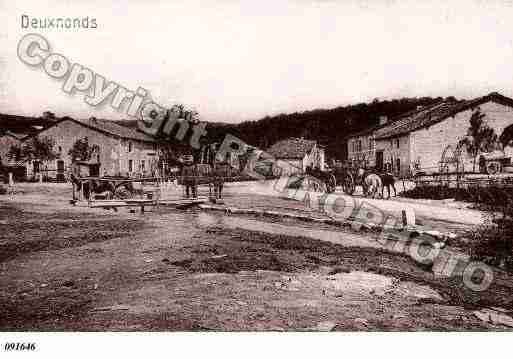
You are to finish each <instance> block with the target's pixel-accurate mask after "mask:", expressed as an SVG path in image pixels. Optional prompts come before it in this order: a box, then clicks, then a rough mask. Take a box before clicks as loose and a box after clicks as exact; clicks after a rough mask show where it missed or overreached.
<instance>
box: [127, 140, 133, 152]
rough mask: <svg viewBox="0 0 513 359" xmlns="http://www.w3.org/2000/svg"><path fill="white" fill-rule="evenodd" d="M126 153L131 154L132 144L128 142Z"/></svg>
mask: <svg viewBox="0 0 513 359" xmlns="http://www.w3.org/2000/svg"><path fill="white" fill-rule="evenodd" d="M128 152H132V142H128Z"/></svg>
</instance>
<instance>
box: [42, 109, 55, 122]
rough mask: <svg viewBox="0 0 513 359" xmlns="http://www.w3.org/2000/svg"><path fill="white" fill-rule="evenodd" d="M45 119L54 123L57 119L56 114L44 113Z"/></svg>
mask: <svg viewBox="0 0 513 359" xmlns="http://www.w3.org/2000/svg"><path fill="white" fill-rule="evenodd" d="M43 119H45V120H50V121H54V120H55V119H56V117H55V114H54V113H53V112H51V111H45V112H43Z"/></svg>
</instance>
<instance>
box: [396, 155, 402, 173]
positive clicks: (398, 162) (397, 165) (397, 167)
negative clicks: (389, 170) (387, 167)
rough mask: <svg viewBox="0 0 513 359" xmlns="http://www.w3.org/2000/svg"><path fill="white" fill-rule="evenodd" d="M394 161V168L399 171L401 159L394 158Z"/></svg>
mask: <svg viewBox="0 0 513 359" xmlns="http://www.w3.org/2000/svg"><path fill="white" fill-rule="evenodd" d="M395 163H396V170H397V172H401V159H400V158H396V160H395Z"/></svg>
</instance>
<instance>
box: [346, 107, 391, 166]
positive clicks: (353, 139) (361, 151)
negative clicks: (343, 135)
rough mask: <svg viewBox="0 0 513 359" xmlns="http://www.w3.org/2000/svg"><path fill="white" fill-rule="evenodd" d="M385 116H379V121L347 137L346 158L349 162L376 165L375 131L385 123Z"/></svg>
mask: <svg viewBox="0 0 513 359" xmlns="http://www.w3.org/2000/svg"><path fill="white" fill-rule="evenodd" d="M387 120H388V119H387V117H386V116H381V117H380V119H379V123H378V125H376V126H372V127H370V128H368V129H365V130H363V131H360V132H357V133H355V134H353V135H351V136H349V137H348V138H347V154H348V155H347V159H348V160H349V161H350V162H356V163H365V166H366V167H375V166H376V141H375V132H376V130H378V129H380V128H382V127H383V126H385V125H386V124H387Z"/></svg>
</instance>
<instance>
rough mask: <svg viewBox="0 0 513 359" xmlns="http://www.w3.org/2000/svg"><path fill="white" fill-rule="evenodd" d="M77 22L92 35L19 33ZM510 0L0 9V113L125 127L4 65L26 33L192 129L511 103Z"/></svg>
mask: <svg viewBox="0 0 513 359" xmlns="http://www.w3.org/2000/svg"><path fill="white" fill-rule="evenodd" d="M22 15H27V16H28V17H29V18H30V19H32V18H36V19H45V18H47V17H48V18H59V17H62V18H66V17H71V18H75V17H79V18H83V17H86V16H88V17H89V18H90V19H91V18H95V19H96V22H97V25H98V27H97V28H96V29H55V28H52V29H25V28H22V21H21V19H22ZM512 24H513V2H512V1H493V0H491V1H473V0H468V1H424V2H420V1H393V0H375V1H350V0H348V1H331V0H322V1H321V0H316V1H313V0H289V1H284V0H274V1H267V0H263V1H232V0H216V1H207V0H203V1H195V0H188V1H181V0H176V1H157V0H150V1H142V0H140V1H139V0H137V1H130V2H128V1H127V2H123V3H122V2H121V1H116V2H111V3H109V2H107V1H98V0H87V1H84V0H78V1H63V0H54V1H38V2H32V3H31V2H29V1H15V2H14V1H9V0H0V49H1V50H0V113H11V114H20V115H40V114H42V112H43V111H47V110H49V111H52V112H55V113H56V114H57V115H58V116H64V115H70V116H72V117H76V118H87V117H91V116H96V117H101V118H111V119H123V118H128V116H127V114H126V111H124V110H123V108H122V109H120V110H114V109H112V108H111V107H110V106H108V105H105V106H99V107H93V106H90V105H88V104H87V103H85V101H84V96H85V93H84V92H76V93H74V94H73V95H69V94H67V93H65V92H63V91H62V84H63V80H59V79H53V78H51V77H50V76H48V75H47V74H46V73H45V71H44V70H43V68H42V67H30V66H28V65H26V64H24V63H23V62H22V61H21V60H20V59H19V58H18V56H17V46H18V43H19V42H20V40H21V39H22V37H23V36H24V35H26V34H28V33H38V34H41V35H43V36H44V37H45V38H46V39H47V40H48V42H49V44H50V47H51V51H52V52H56V53H59V54H62V55H63V56H65V57H66V58H67V59H68V60H69V61H70V63H79V64H81V65H83V66H85V67H87V68H89V69H91V70H92V71H94V73H97V74H100V75H102V76H104V77H105V78H106V79H107V80H109V81H114V82H116V83H118V84H121V85H123V86H124V87H126V88H127V89H130V90H136V89H137V88H138V87H143V88H144V89H146V90H148V92H149V97H151V99H152V100H153V101H155V102H156V103H158V104H159V105H162V106H164V107H171V106H172V105H174V104H177V103H182V104H185V105H186V107H188V108H191V109H195V110H197V111H198V112H199V114H200V118H201V119H202V120H205V121H220V122H231V123H235V122H241V121H244V120H256V119H259V118H262V117H264V116H266V115H275V114H279V113H290V112H296V111H305V110H311V109H316V108H332V107H337V106H344V105H348V104H354V103H360V102H367V101H372V100H373V99H375V98H379V99H393V98H400V97H414V96H434V97H436V96H444V97H445V96H455V97H457V98H472V97H477V96H482V95H485V94H487V93H489V92H492V91H498V92H500V93H502V94H504V95H506V96H513V86H512V80H513V78H512V69H513V36H512V34H513V31H512V30H513V25H512Z"/></svg>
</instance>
